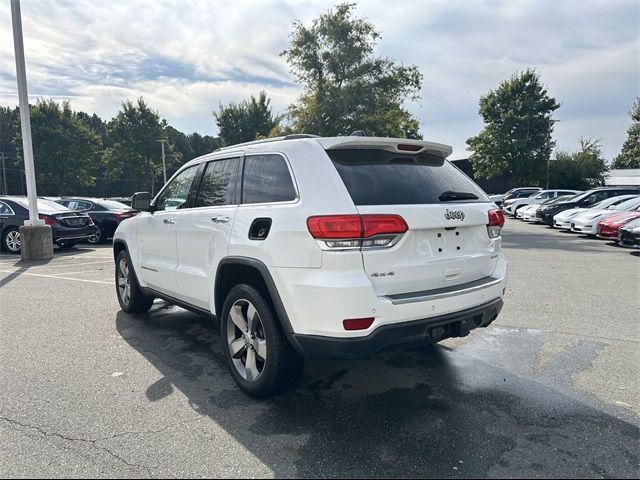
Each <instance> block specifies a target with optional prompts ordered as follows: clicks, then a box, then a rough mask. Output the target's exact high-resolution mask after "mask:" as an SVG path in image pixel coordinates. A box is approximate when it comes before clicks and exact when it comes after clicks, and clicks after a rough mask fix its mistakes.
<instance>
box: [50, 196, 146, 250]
mask: <svg viewBox="0 0 640 480" xmlns="http://www.w3.org/2000/svg"><path fill="white" fill-rule="evenodd" d="M56 202H58V203H59V204H60V205H64V206H65V207H67V208H69V209H71V210H73V211H75V212H82V213H86V214H87V215H89V216H90V217H91V220H93V223H95V224H96V226H97V227H98V231H97V232H96V234H95V235H94V236H92V237H91V238H90V239H89V240H88V241H89V243H93V244H96V243H101V242H105V241H107V240H108V239H109V238H111V237H113V234H114V232H115V231H116V228H118V225H119V224H120V222H121V221H123V220H125V219H127V218H130V217H133V216H134V215H135V214H136V213H138V211H137V210H133V209H132V208H131V207H129V206H127V205H125V204H124V203H120V202H116V201H113V200H104V199H99V198H83V197H65V198H61V199H59V200H56Z"/></svg>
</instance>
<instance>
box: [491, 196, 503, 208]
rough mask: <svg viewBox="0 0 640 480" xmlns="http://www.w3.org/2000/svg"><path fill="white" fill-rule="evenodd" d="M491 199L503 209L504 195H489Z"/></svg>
mask: <svg viewBox="0 0 640 480" xmlns="http://www.w3.org/2000/svg"><path fill="white" fill-rule="evenodd" d="M489 198H490V199H491V201H492V202H493V203H495V204H496V205H497V206H498V207H502V204H503V203H504V195H489Z"/></svg>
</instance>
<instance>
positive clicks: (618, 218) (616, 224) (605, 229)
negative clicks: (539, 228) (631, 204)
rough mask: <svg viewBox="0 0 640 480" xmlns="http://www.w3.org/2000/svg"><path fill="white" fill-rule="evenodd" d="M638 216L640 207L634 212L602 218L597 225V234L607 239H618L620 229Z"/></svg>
mask: <svg viewBox="0 0 640 480" xmlns="http://www.w3.org/2000/svg"><path fill="white" fill-rule="evenodd" d="M637 218H640V210H639V209H636V210H635V211H632V212H624V213H618V214H616V215H612V216H610V217H608V218H605V219H603V220H600V221H599V222H598V224H597V225H596V236H597V237H598V238H604V239H607V240H617V239H618V230H620V228H621V227H624V226H625V225H626V224H627V223H629V222H631V221H633V220H635V219H637Z"/></svg>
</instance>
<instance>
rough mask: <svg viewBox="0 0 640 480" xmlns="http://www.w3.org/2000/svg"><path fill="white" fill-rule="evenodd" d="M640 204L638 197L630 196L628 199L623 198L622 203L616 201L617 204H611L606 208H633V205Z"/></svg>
mask: <svg viewBox="0 0 640 480" xmlns="http://www.w3.org/2000/svg"><path fill="white" fill-rule="evenodd" d="M638 205H640V197H634V198H630V199H629V200H625V201H624V202H622V203H618V204H617V205H611V206H610V207H608V210H620V211H626V210H633V209H634V208H635V207H637V206H638Z"/></svg>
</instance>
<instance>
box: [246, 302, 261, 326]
mask: <svg viewBox="0 0 640 480" xmlns="http://www.w3.org/2000/svg"><path fill="white" fill-rule="evenodd" d="M257 315H258V312H256V308H255V307H254V306H253V305H252V304H249V306H248V307H247V328H248V331H249V333H255V326H256V321H255V320H256V316H257Z"/></svg>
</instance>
